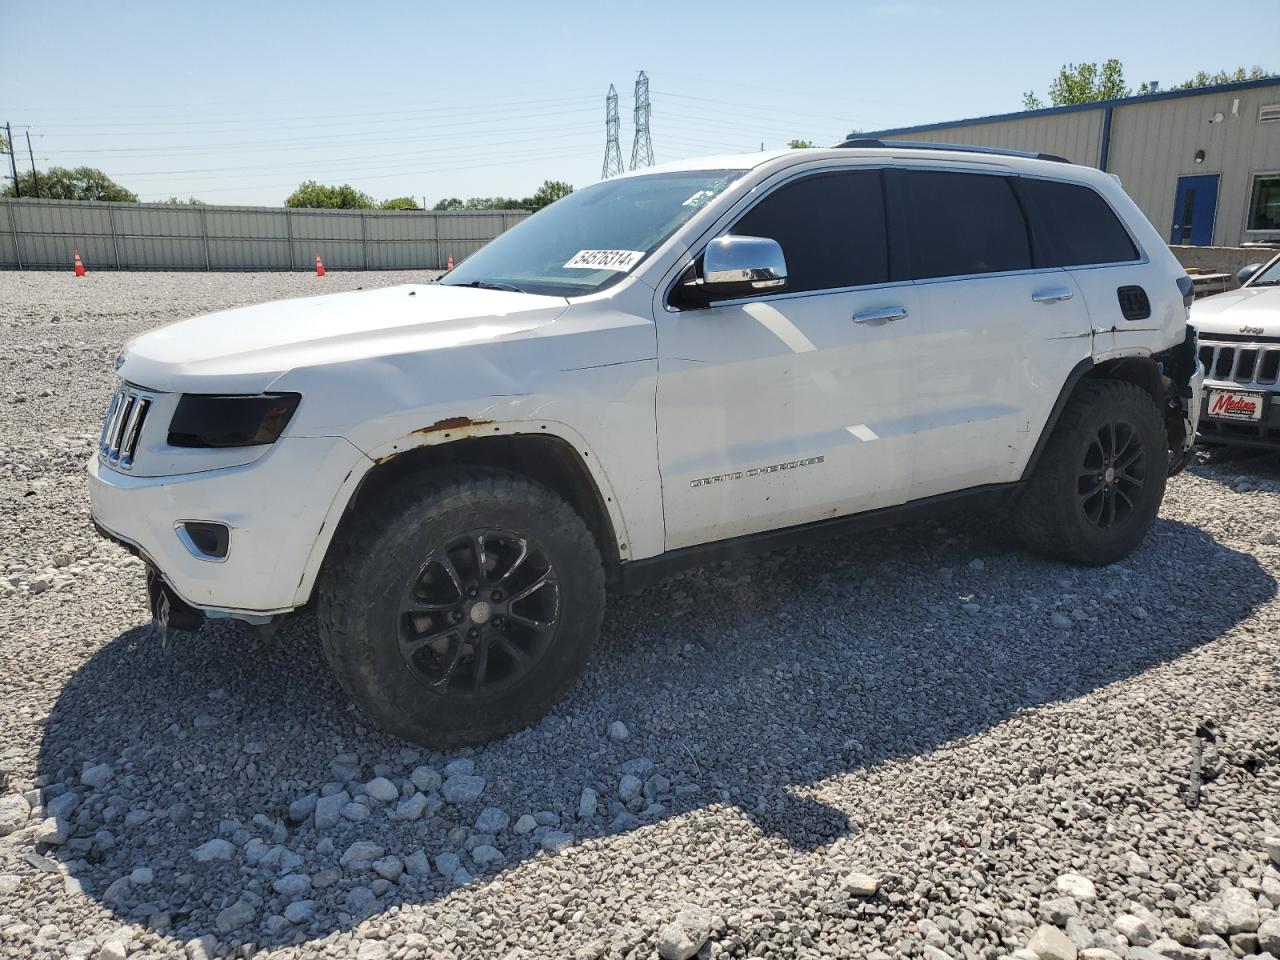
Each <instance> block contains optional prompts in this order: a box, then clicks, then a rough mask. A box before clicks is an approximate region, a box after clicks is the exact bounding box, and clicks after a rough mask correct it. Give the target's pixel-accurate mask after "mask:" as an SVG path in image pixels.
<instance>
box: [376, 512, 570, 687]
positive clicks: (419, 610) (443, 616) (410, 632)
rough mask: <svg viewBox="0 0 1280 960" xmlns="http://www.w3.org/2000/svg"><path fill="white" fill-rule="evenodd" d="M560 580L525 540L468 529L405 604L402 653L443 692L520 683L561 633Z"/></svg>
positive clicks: (420, 576)
mask: <svg viewBox="0 0 1280 960" xmlns="http://www.w3.org/2000/svg"><path fill="white" fill-rule="evenodd" d="M559 619H560V583H559V580H558V579H557V576H556V570H555V567H554V566H553V565H552V563H551V561H550V559H549V558H548V556H547V554H546V552H545V551H544V550H543V549H542V548H541V547H540V546H539V545H538V544H537V543H536V542H535V541H533V540H532V539H530V538H529V537H527V536H518V535H516V534H514V533H511V532H508V531H503V530H470V531H466V532H464V533H461V534H459V535H458V536H456V537H453V538H451V539H450V540H449V541H448V542H447V543H445V544H444V545H443V546H441V547H439V548H437V549H435V550H434V551H432V552H431V553H430V555H428V556H427V558H426V559H425V560H424V561H423V563H422V566H421V567H420V568H419V570H418V571H417V575H416V576H415V577H414V578H413V579H412V580H411V581H410V582H409V583H408V584H406V586H405V588H404V592H403V595H402V597H401V601H400V635H399V643H400V654H401V656H402V657H403V659H404V662H405V665H406V666H407V667H408V668H409V670H410V671H411V672H412V673H413V674H414V675H415V677H417V679H418V680H419V682H421V683H423V684H425V685H426V686H428V687H429V688H431V689H432V691H433V692H435V693H436V694H437V695H444V696H451V697H456V696H462V697H467V696H473V695H475V694H477V693H481V692H485V693H488V692H490V691H494V690H497V689H500V688H502V687H508V686H511V685H514V684H515V683H517V682H519V680H520V679H521V678H522V677H524V676H525V675H526V674H528V673H529V672H530V671H531V670H532V669H533V668H534V666H535V665H536V664H537V663H538V661H539V660H540V659H541V658H542V656H543V655H544V654H545V653H546V652H547V649H548V647H549V646H550V645H551V644H552V643H553V641H554V639H555V636H556V627H557V624H558V622H559Z"/></svg>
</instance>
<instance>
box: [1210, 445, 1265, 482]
mask: <svg viewBox="0 0 1280 960" xmlns="http://www.w3.org/2000/svg"><path fill="white" fill-rule="evenodd" d="M1188 472H1190V473H1193V474H1195V475H1196V476H1198V477H1201V478H1203V479H1206V480H1213V481H1215V482H1217V483H1220V484H1222V485H1224V486H1236V485H1237V481H1239V480H1242V479H1243V480H1245V481H1246V482H1249V483H1257V482H1262V483H1277V482H1280V452H1277V451H1275V450H1262V449H1257V448H1253V447H1232V446H1211V445H1203V446H1201V447H1200V448H1198V450H1197V456H1196V461H1195V462H1194V463H1192V464H1191V465H1189V466H1188Z"/></svg>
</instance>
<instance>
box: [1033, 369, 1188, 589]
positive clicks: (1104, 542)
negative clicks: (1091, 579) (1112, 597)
mask: <svg viewBox="0 0 1280 960" xmlns="http://www.w3.org/2000/svg"><path fill="white" fill-rule="evenodd" d="M1168 466H1169V450H1168V439H1167V436H1166V431H1165V425H1164V422H1163V420H1162V419H1161V416H1160V409H1159V407H1158V406H1157V405H1156V403H1155V401H1154V400H1152V398H1151V395H1150V394H1149V393H1147V392H1146V391H1145V390H1143V389H1141V388H1140V387H1138V386H1136V385H1134V384H1132V383H1125V382H1122V381H1118V380H1090V381H1086V382H1085V383H1083V384H1082V385H1081V386H1080V387H1079V388H1078V389H1077V390H1076V393H1075V395H1074V396H1073V397H1072V398H1071V399H1070V401H1068V403H1067V407H1066V409H1065V410H1064V411H1063V413H1062V417H1061V419H1059V421H1058V423H1057V425H1056V426H1055V427H1054V429H1053V433H1052V435H1051V436H1050V439H1049V443H1048V446H1047V448H1046V449H1045V451H1044V454H1043V456H1042V457H1041V458H1040V462H1039V464H1037V466H1036V469H1035V472H1034V473H1033V474H1032V476H1031V479H1030V481H1028V483H1027V484H1026V486H1025V487H1024V488H1023V490H1022V491H1021V493H1020V494H1019V497H1018V500H1017V502H1016V503H1015V505H1014V510H1013V521H1014V526H1015V529H1016V530H1017V532H1018V534H1019V536H1020V537H1021V539H1022V541H1023V542H1024V543H1025V544H1026V545H1027V546H1028V547H1029V548H1031V549H1032V550H1034V551H1035V552H1037V553H1041V554H1044V555H1046V556H1050V557H1056V558H1058V559H1062V560H1069V561H1071V562H1073V563H1080V564H1085V565H1087V566H1104V565H1106V564H1109V563H1115V562H1116V561H1118V560H1122V559H1124V558H1125V557H1126V556H1128V555H1129V554H1130V553H1131V552H1132V551H1133V549H1134V548H1135V547H1137V545H1138V544H1139V543H1141V542H1142V540H1143V538H1144V537H1146V535H1147V533H1148V531H1149V530H1150V529H1151V525H1152V523H1154V522H1155V518H1156V514H1157V513H1158V512H1159V510H1160V502H1161V500H1163V498H1164V488H1165V481H1166V480H1167V478H1168Z"/></svg>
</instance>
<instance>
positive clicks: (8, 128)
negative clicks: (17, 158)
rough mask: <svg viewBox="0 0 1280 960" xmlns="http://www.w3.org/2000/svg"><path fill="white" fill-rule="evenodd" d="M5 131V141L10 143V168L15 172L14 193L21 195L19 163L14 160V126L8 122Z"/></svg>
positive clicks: (17, 195) (16, 195)
mask: <svg viewBox="0 0 1280 960" xmlns="http://www.w3.org/2000/svg"><path fill="white" fill-rule="evenodd" d="M4 132H5V137H4V142H5V143H7V144H8V145H9V170H10V172H12V174H13V195H14V196H15V197H20V196H22V187H20V186H19V185H18V165H17V164H16V163H15V162H14V160H13V155H14V153H15V152H16V151H15V148H14V146H13V128H12V127H11V126H9V124H7V123H6V124H5V125H4Z"/></svg>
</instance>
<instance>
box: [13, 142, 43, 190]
mask: <svg viewBox="0 0 1280 960" xmlns="http://www.w3.org/2000/svg"><path fill="white" fill-rule="evenodd" d="M9 149H10V150H12V149H13V143H12V141H11V142H10V143H9ZM27 156H28V157H30V158H31V180H32V183H34V184H35V188H36V193H35V195H36V196H37V197H38V196H40V174H39V173H37V172H36V152H35V151H34V150H32V149H31V131H30V130H28V131H27Z"/></svg>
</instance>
